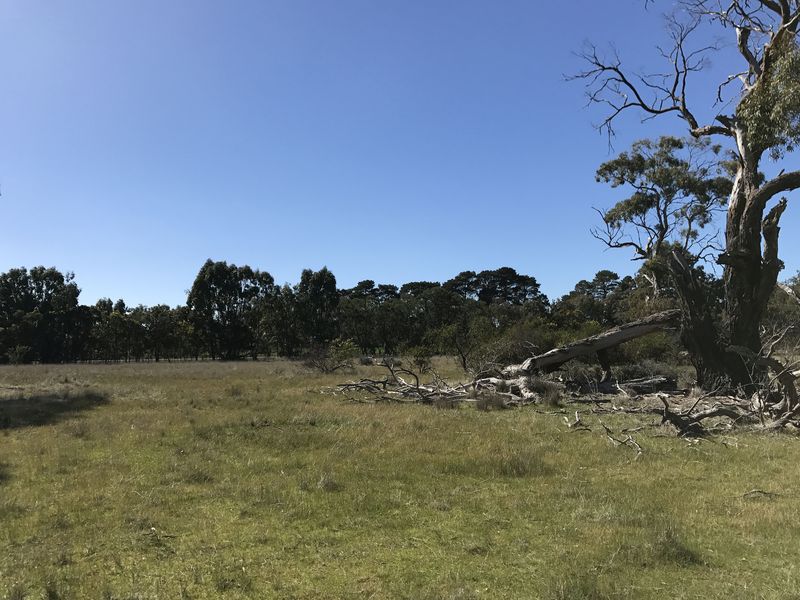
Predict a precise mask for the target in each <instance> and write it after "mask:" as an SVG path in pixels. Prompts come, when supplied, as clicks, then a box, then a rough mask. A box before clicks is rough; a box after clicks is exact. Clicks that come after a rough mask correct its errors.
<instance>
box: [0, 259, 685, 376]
mask: <svg viewBox="0 0 800 600" xmlns="http://www.w3.org/2000/svg"><path fill="white" fill-rule="evenodd" d="M79 294H80V290H79V288H78V285H77V283H76V282H75V281H74V277H73V276H72V275H71V274H66V275H64V274H62V273H61V272H59V271H58V270H56V269H55V268H44V267H36V268H33V269H30V270H27V269H25V268H20V269H12V270H10V271H8V272H7V273H3V274H2V275H0V360H2V361H3V362H10V363H30V362H42V363H58V362H75V361H140V360H156V361H158V360H163V359H200V358H210V359H225V360H237V359H243V358H252V359H256V358H258V357H263V356H275V355H278V356H287V357H294V356H300V355H303V354H304V353H308V352H312V351H318V350H319V349H320V348H325V347H326V346H327V345H329V344H330V343H331V342H333V341H334V340H337V339H338V340H349V341H350V342H352V344H354V345H355V346H356V347H357V348H359V349H360V351H361V352H362V353H364V354H395V353H400V352H411V353H414V352H417V353H420V352H422V353H425V352H427V353H450V354H456V355H458V356H460V357H461V358H462V361H463V362H464V363H465V364H466V361H467V360H468V359H469V357H470V354H471V353H473V354H474V353H475V351H476V348H478V347H479V346H484V347H485V345H486V344H487V343H490V342H492V343H494V342H498V344H497V345H496V347H497V348H500V347H501V346H502V348H505V350H503V351H504V352H511V353H515V352H516V353H523V354H527V353H529V352H531V351H532V349H533V348H532V345H531V344H535V346H536V347H537V348H538V349H539V350H544V349H547V348H548V347H551V346H553V345H554V344H556V343H558V342H560V341H563V340H565V339H570V338H574V337H575V336H576V335H589V334H591V333H593V332H595V331H599V330H600V329H602V328H604V327H608V326H611V325H614V324H617V323H620V322H624V321H626V320H629V319H631V318H636V317H637V316H639V315H641V314H646V313H649V312H652V311H653V310H654V308H662V307H664V306H666V305H670V304H672V302H673V301H672V300H671V298H670V297H669V294H668V293H667V294H662V296H661V297H659V298H658V299H657V301H656V300H653V299H652V298H649V297H648V289H647V287H646V286H642V285H639V283H637V280H636V279H635V278H632V277H624V278H620V277H619V276H618V275H617V274H616V273H613V272H611V271H600V272H599V273H597V275H596V276H595V277H594V279H593V280H591V281H580V282H578V284H577V285H576V286H575V289H574V290H573V291H572V292H571V293H570V294H568V295H566V296H564V297H563V298H561V299H559V300H557V301H556V302H553V303H551V302H550V301H549V300H548V299H547V297H546V296H545V295H544V294H543V293H542V292H541V291H540V289H539V283H538V282H537V281H536V279H535V278H534V277H532V276H530V275H522V274H519V273H517V272H516V271H515V270H514V269H511V268H508V267H504V268H500V269H494V270H486V271H481V272H477V273H476V272H474V271H465V272H462V273H459V274H458V275H456V276H455V277H453V278H452V279H450V280H449V281H446V282H444V283H435V282H427V281H415V282H410V283H406V284H405V285H402V286H400V287H398V286H395V285H387V284H381V285H376V284H375V282H374V281H370V280H366V281H361V282H360V283H358V285H356V286H355V287H352V288H349V289H339V288H338V287H337V285H336V278H335V277H334V275H333V273H331V272H330V271H329V270H328V269H327V268H323V269H321V270H319V271H313V270H310V269H307V270H304V271H303V272H302V274H301V276H300V281H299V283H297V284H296V285H294V286H290V285H282V286H281V285H276V284H275V282H274V279H273V278H272V276H271V275H270V274H269V273H267V272H265V271H258V270H254V269H252V268H250V267H248V266H236V265H233V264H228V263H226V262H213V261H211V260H208V261H207V262H206V263H205V264H204V265H203V266H202V268H201V269H200V271H199V273H198V274H197V277H196V279H195V281H194V284H193V285H192V288H191V290H190V291H189V295H188V297H187V301H186V305H185V306H178V307H175V308H171V307H169V306H166V305H163V304H159V305H157V306H150V307H146V306H136V307H129V306H127V305H126V303H125V302H124V301H123V300H117V301H116V302H112V301H111V300H110V299H102V300H99V301H98V302H97V303H96V304H94V305H93V306H87V305H83V304H80V302H79ZM654 303H660V304H659V306H654ZM501 341H502V342H504V343H503V344H499V342H501ZM664 344H666V342H664ZM667 350H669V351H672V350H674V348H672V347H671V346H670V348H664V347H660V346H658V345H656V347H655V348H650V349H649V350H648V351H647V354H653V355H661V354H663V353H664V352H665V351H667ZM498 352H500V350H498ZM509 358H512V357H509Z"/></svg>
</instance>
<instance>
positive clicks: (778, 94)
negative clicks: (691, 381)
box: [577, 0, 800, 387]
mask: <svg viewBox="0 0 800 600" xmlns="http://www.w3.org/2000/svg"><path fill="white" fill-rule="evenodd" d="M647 4H651V5H652V4H656V2H655V1H654V0H646V5H647ZM670 5H672V3H670ZM667 23H668V32H669V35H670V39H671V45H670V47H668V48H662V49H661V58H662V60H663V61H664V62H665V65H664V68H663V69H660V73H659V74H643V73H636V72H632V71H629V70H628V69H627V68H626V67H625V65H623V63H622V60H621V58H620V57H619V56H618V55H617V54H616V53H612V54H611V55H610V56H609V57H605V56H603V55H602V53H601V52H600V51H598V49H597V48H595V47H589V48H588V50H587V51H585V52H584V53H583V58H584V59H585V61H586V63H587V68H586V69H585V70H584V71H583V72H582V73H580V74H578V75H577V78H578V79H582V80H583V81H584V82H585V83H586V86H587V93H588V97H589V100H590V102H592V103H595V104H598V105H600V106H602V107H604V108H605V109H607V112H606V113H605V114H604V118H603V121H602V122H601V124H600V126H599V127H600V129H601V130H602V131H604V132H606V133H607V134H608V135H609V136H612V135H613V132H614V126H615V124H616V123H617V120H618V118H619V117H620V115H622V114H625V113H629V112H637V113H638V114H639V115H640V116H643V117H646V118H655V117H660V116H668V115H673V116H677V117H678V118H680V119H682V120H683V122H684V123H685V124H686V127H687V129H688V133H689V134H690V135H691V137H692V138H694V139H695V140H698V141H704V140H713V142H712V143H713V144H717V143H719V144H722V146H723V147H724V148H726V149H727V150H728V151H727V152H722V153H720V155H719V159H718V160H719V164H720V166H721V167H723V166H724V167H725V169H726V172H727V173H728V174H729V175H730V177H729V180H730V188H729V193H728V197H727V207H726V209H725V210H726V225H725V237H724V248H722V249H721V250H722V251H721V252H720V253H719V255H718V257H717V262H718V263H719V264H720V265H722V266H723V267H724V278H723V280H724V303H723V315H722V319H717V318H715V315H713V312H714V307H713V306H711V304H712V303H711V300H710V296H711V294H709V293H708V290H707V289H706V287H705V285H704V283H703V281H702V278H699V277H698V276H697V272H696V270H695V269H693V268H692V265H691V261H687V260H686V253H684V252H681V251H680V248H677V249H676V248H673V249H670V252H669V253H668V255H669V258H670V261H669V263H670V271H671V274H672V279H673V282H674V284H675V287H676V289H677V291H678V295H679V296H680V298H681V304H682V307H683V311H682V326H683V327H682V337H683V340H684V343H685V344H686V346H687V349H688V350H689V351H690V354H691V355H692V359H693V361H694V364H695V366H696V367H697V371H698V379H699V380H700V382H701V384H703V385H704V386H705V387H716V386H719V385H720V384H721V383H723V382H725V383H727V384H733V385H734V386H748V385H750V384H751V383H752V381H753V373H754V372H755V373H758V370H759V366H761V367H763V365H764V364H765V359H768V358H769V357H768V356H765V351H764V348H763V347H762V342H763V341H762V339H761V334H760V324H761V322H762V320H763V317H764V315H765V310H766V307H767V302H768V301H769V298H770V295H771V294H772V291H773V290H774V289H775V286H776V283H777V279H778V273H779V272H780V270H781V269H782V268H783V263H782V262H781V261H780V259H779V258H778V233H779V222H780V218H781V215H782V214H783V212H784V210H785V209H786V206H787V201H786V198H785V197H782V196H781V195H782V194H787V193H789V192H791V191H792V190H795V189H797V188H798V187H800V170H797V169H796V166H797V162H796V157H797V155H796V154H794V151H795V148H796V147H797V144H798V142H800V48H798V26H799V25H800V0H680V1H679V2H677V8H676V12H675V13H674V14H673V16H671V17H668V19H667ZM726 36H728V37H729V38H730V42H731V43H730V44H729V47H735V48H736V50H737V53H736V55H737V56H738V59H739V62H740V64H741V68H740V69H739V70H738V72H737V73H735V74H733V75H730V76H728V77H727V78H723V79H722V80H721V81H718V82H714V83H715V84H718V85H716V92H715V93H712V94H711V97H708V98H705V99H703V98H699V97H690V94H689V90H690V89H691V90H694V89H695V87H691V86H690V85H689V84H690V81H691V80H693V78H697V77H702V76H703V75H702V71H703V70H704V68H705V67H706V66H707V65H708V61H707V57H708V55H709V54H711V53H714V52H717V51H721V50H722V48H723V45H721V44H720V45H717V43H716V42H715V40H718V39H723V40H724V38H725V37H726ZM700 87H701V88H702V87H703V86H700ZM702 114H713V115H715V116H713V118H711V119H710V120H709V122H702V121H701V118H700V115H702ZM640 150H641V148H640ZM651 150H652V149H651ZM655 150H656V151H657V150H658V149H657V148H655ZM651 155H652V152H651ZM767 159H772V160H773V161H775V164H773V165H770V166H769V170H770V171H771V172H772V171H774V172H775V173H777V174H776V175H773V176H766V175H765V174H764V172H763V171H762V167H764V166H766V162H767ZM782 163H783V164H782ZM610 175H611V177H612V179H613V176H614V174H613V173H611V174H610ZM607 180H608V179H607ZM695 183H696V182H695ZM689 191H690V192H691V190H689ZM715 191H718V189H717V190H715ZM611 216H612V217H613V216H614V215H611ZM612 225H614V223H613V219H612Z"/></svg>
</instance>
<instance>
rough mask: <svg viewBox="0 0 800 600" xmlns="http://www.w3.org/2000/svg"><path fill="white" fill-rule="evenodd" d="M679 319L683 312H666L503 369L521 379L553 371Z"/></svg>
mask: <svg viewBox="0 0 800 600" xmlns="http://www.w3.org/2000/svg"><path fill="white" fill-rule="evenodd" d="M679 316H680V310H678V309H673V310H665V311H663V312H660V313H656V314H653V315H650V316H648V317H645V318H643V319H639V320H637V321H632V322H630V323H625V324H624V325H619V326H617V327H613V328H612V329H609V330H608V331H605V332H603V333H599V334H597V335H593V336H591V337H588V338H584V339H582V340H578V341H576V342H572V343H571V344H567V345H566V346H561V347H560V348H554V349H553V350H550V351H549V352H545V353H544V354H539V355H538V356H533V357H531V358H529V359H527V360H525V361H524V362H523V363H522V364H520V365H510V366H508V367H506V368H505V369H503V375H504V376H506V377H518V376H520V375H530V374H532V373H534V372H536V371H553V370H555V369H556V368H558V367H560V366H561V365H563V364H564V363H566V362H568V361H570V360H572V359H573V358H577V357H579V356H585V355H587V354H593V353H597V352H600V351H602V350H607V349H608V348H613V347H615V346H619V345H620V344H622V343H625V342H628V341H630V340H633V339H636V338H638V337H642V336H643V335H648V334H650V333H653V332H654V331H660V330H662V329H665V328H666V327H668V326H669V325H670V324H672V323H673V322H674V321H676V320H677V319H678V317H679Z"/></svg>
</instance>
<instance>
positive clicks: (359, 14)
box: [0, 0, 800, 305]
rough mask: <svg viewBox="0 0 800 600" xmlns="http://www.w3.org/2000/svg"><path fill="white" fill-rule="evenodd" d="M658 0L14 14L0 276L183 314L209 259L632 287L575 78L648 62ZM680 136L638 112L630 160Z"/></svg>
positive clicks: (11, 6)
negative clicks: (29, 276)
mask: <svg viewBox="0 0 800 600" xmlns="http://www.w3.org/2000/svg"><path fill="white" fill-rule="evenodd" d="M642 4H643V3H642V2H641V0H613V1H611V0H609V1H606V2H597V1H586V0H579V1H574V2H568V3H567V2H563V3H562V2H552V3H545V2H534V1H532V0H530V1H526V2H522V1H515V0H508V1H504V2H496V1H490V0H483V1H475V0H458V1H456V0H402V1H400V0H380V1H376V0H370V1H368V0H337V1H336V2H330V1H324V0H314V1H311V0H285V1H283V0H282V1H275V0H258V1H252V2H251V1H245V0H231V1H226V2H222V1H221V0H220V1H217V2H210V1H204V0H193V1H191V2H190V1H189V0H182V1H179V0H173V1H170V2H164V1H163V0H159V1H151V0H137V1H136V2H117V1H111V2H108V1H101V0H95V1H85V0H71V1H69V2H67V1H63V0H62V1H54V0H48V1H44V0H5V1H4V2H3V3H2V4H0V82H2V93H0V185H1V186H2V197H0V211H1V213H0V214H2V221H3V235H2V236H0V270H6V269H8V268H11V267H15V266H22V265H24V266H28V267H31V266H35V265H38V264H44V265H47V266H50V265H54V266H56V267H58V268H59V269H61V270H63V271H73V272H75V274H76V278H77V281H78V283H79V285H80V286H81V288H82V290H83V292H82V295H81V299H82V301H83V302H87V303H92V302H94V301H95V300H96V299H97V298H99V297H104V296H110V297H112V298H118V297H122V298H124V299H125V300H126V301H127V302H128V303H129V304H138V303H144V304H156V303H161V302H165V303H168V304H172V305H175V304H180V303H183V302H184V300H185V290H187V289H188V288H189V287H190V286H191V283H192V280H193V279H194V276H195V274H196V273H197V271H198V269H199V268H200V266H201V265H202V263H203V262H204V261H205V260H206V259H207V258H213V259H215V260H227V261H229V262H235V263H237V264H245V263H246V264H249V265H251V266H252V267H254V268H260V269H262V270H267V271H269V272H270V273H272V275H273V276H274V277H275V279H276V280H277V281H278V282H290V283H293V282H296V281H297V280H298V279H299V274H300V271H301V270H302V269H303V268H307V267H310V268H314V269H317V268H320V267H322V266H323V265H327V266H328V268H330V269H331V270H332V271H333V273H334V274H335V275H336V277H337V280H338V282H339V285H340V287H349V286H352V285H354V284H355V283H356V282H357V281H359V280H361V279H374V280H376V281H378V282H385V283H396V284H400V283H403V282H406V281H412V280H444V279H447V278H449V277H451V276H453V275H455V274H456V273H458V272H459V271H462V270H466V269H470V270H480V269H485V268H494V267H499V266H504V265H508V266H511V267H514V268H516V269H517V270H519V271H521V272H524V273H526V274H531V275H533V276H535V277H536V278H537V279H538V280H539V282H540V283H541V284H542V289H543V291H544V292H545V293H547V294H548V295H549V296H551V297H557V296H558V295H561V294H563V293H565V292H567V291H569V290H570V289H571V288H572V287H573V285H574V284H575V282H576V281H577V280H579V279H582V278H591V276H592V275H593V274H594V273H595V272H596V271H597V270H599V269H602V268H612V269H615V270H617V271H619V272H620V273H630V272H632V271H633V270H634V268H635V263H631V262H630V260H629V258H630V257H629V256H628V255H627V254H625V252H624V251H605V250H604V248H603V246H602V245H601V244H600V243H599V242H597V241H596V240H594V239H593V238H592V237H591V236H590V235H589V233H588V230H589V228H590V227H592V226H593V225H595V224H596V215H595V213H594V212H593V211H592V207H593V206H598V207H606V206H608V205H610V203H612V202H613V200H614V199H615V198H618V197H619V192H615V191H614V190H611V189H609V188H606V187H604V186H603V185H601V184H598V183H596V182H595V181H594V171H595V169H596V167H597V166H598V165H599V163H601V162H602V161H604V160H607V159H608V158H610V157H611V154H609V150H608V146H607V141H606V139H605V138H604V137H603V136H601V135H599V134H598V133H597V131H595V130H594V129H593V128H592V123H593V122H596V121H597V120H598V119H599V117H600V116H601V113H600V112H598V111H597V110H596V109H586V108H584V104H585V99H584V97H583V90H582V87H581V85H580V84H579V83H575V82H573V83H567V82H565V81H564V78H563V75H564V74H565V73H571V72H575V71H577V70H579V69H580V68H581V63H580V61H579V60H578V59H577V58H576V57H575V56H574V52H575V51H576V50H579V49H580V48H581V46H582V44H583V43H584V42H585V41H587V40H592V41H596V42H597V43H598V44H605V43H607V42H613V43H614V44H615V45H616V46H617V47H618V48H619V50H620V52H621V54H622V56H623V58H625V59H626V60H627V61H628V63H629V64H630V65H631V66H632V67H642V68H647V67H648V66H649V65H651V64H653V63H651V62H649V61H650V57H653V56H654V49H653V45H654V43H655V42H656V41H659V40H660V39H661V38H662V34H661V31H662V22H661V17H660V15H659V13H658V11H657V10H653V9H651V10H650V11H644V10H643V9H642ZM668 4H670V3H669V2H664V3H662V6H665V7H666V5H668ZM657 8H658V7H657ZM725 66H726V65H724V64H722V65H720V64H715V65H713V68H714V69H716V70H718V71H720V72H723V71H724V68H725ZM700 91H706V92H707V91H709V90H708V89H704V90H700ZM680 131H681V129H680V123H679V122H678V121H677V119H673V118H669V117H668V118H666V119H665V120H660V121H657V122H650V123H648V124H645V125H641V124H640V123H639V121H638V119H636V118H629V119H626V120H625V121H624V122H623V123H622V128H621V130H620V135H619V137H618V139H617V142H616V149H617V150H623V149H625V147H626V146H627V144H628V143H629V142H630V141H632V140H633V139H637V138H640V137H646V136H652V135H658V134H660V133H675V132H680ZM798 214H800V210H799V209H798V208H797V207H795V206H791V207H790V210H789V211H787V214H786V215H785V216H784V224H783V225H784V227H783V229H784V233H785V235H784V236H783V239H782V243H783V246H782V255H783V258H784V260H785V261H786V263H787V271H786V272H785V274H786V275H790V274H792V273H794V272H795V271H797V269H798V268H800V261H798V256H799V255H800V242H798V241H796V240H797V237H798V236H794V239H793V238H792V236H791V235H786V232H790V231H792V230H794V231H797V226H798V225H800V217H798Z"/></svg>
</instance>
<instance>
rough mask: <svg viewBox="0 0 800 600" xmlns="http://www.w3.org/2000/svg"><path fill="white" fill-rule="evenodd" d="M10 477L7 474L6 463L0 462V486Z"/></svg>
mask: <svg viewBox="0 0 800 600" xmlns="http://www.w3.org/2000/svg"><path fill="white" fill-rule="evenodd" d="M10 477H11V476H10V475H9V474H8V465H7V464H6V463H3V462H0V485H3V484H4V483H5V482H6V481H8V480H9V479H10Z"/></svg>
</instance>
